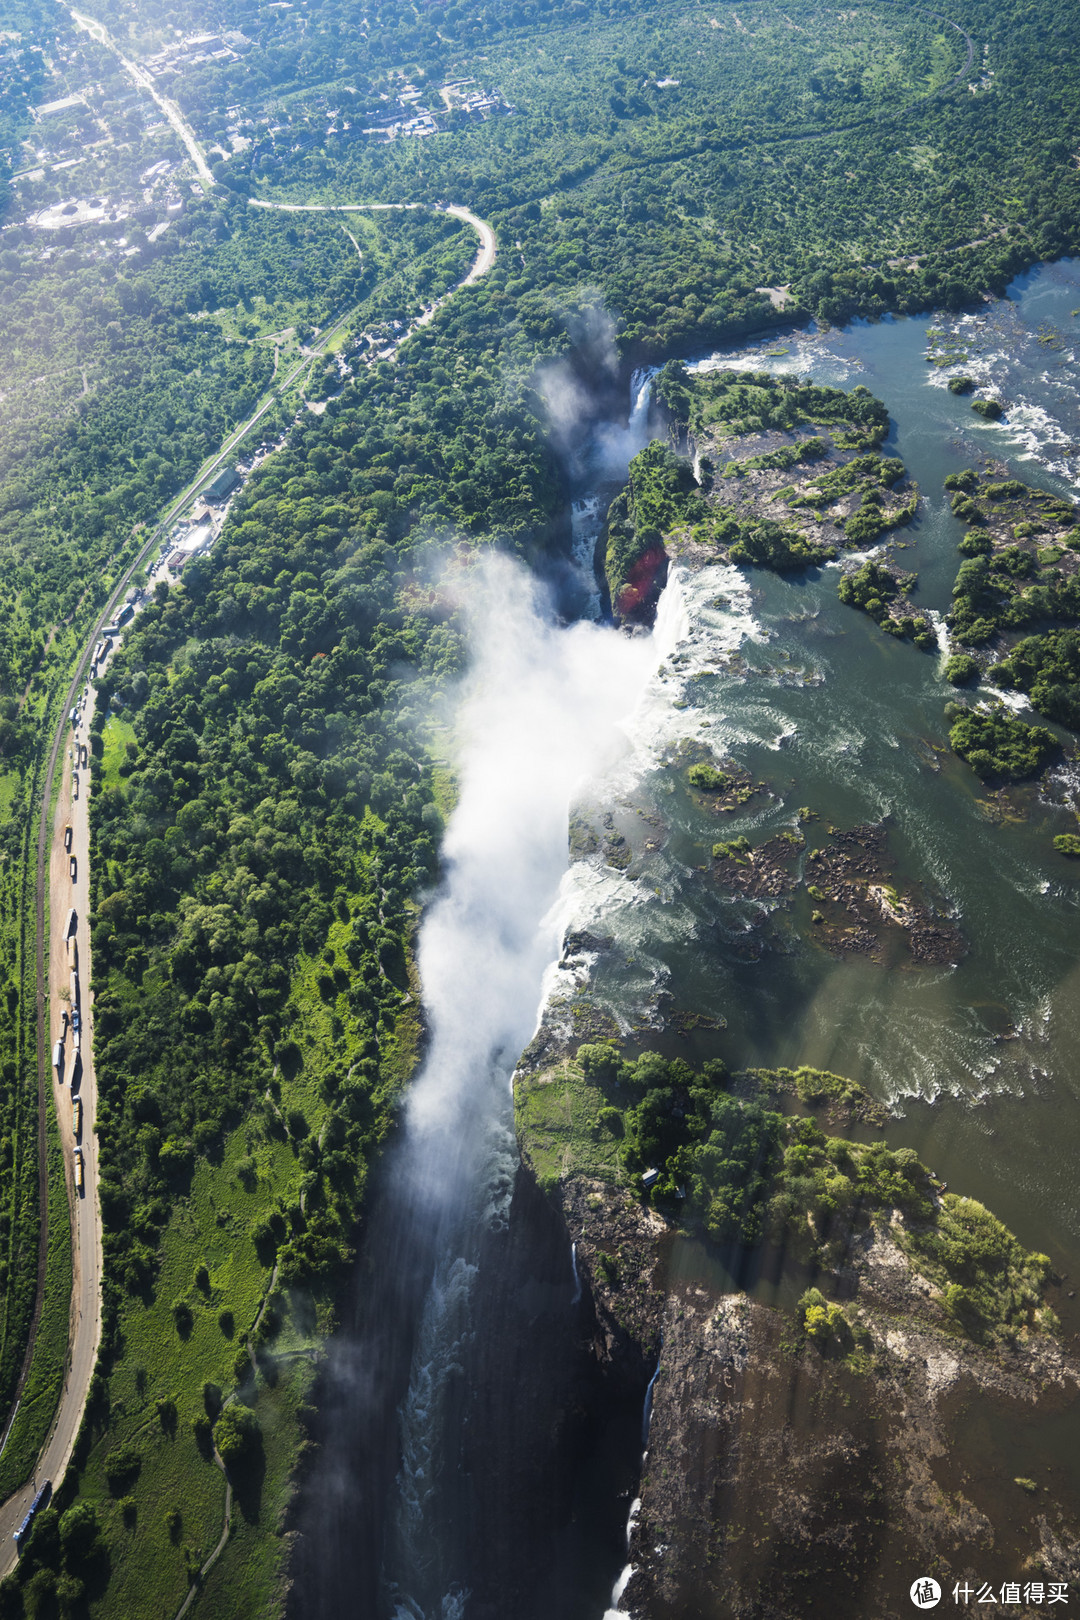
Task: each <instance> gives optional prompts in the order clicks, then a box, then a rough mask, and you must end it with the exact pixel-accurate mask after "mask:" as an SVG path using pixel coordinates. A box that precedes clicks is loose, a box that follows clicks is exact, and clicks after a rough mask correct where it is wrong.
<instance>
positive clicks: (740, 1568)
mask: <svg viewBox="0 0 1080 1620" xmlns="http://www.w3.org/2000/svg"><path fill="white" fill-rule="evenodd" d="M527 1173H528V1172H527V1171H523V1175H524V1174H527ZM553 1198H554V1199H555V1200H557V1204H558V1207H559V1208H560V1210H561V1212H562V1215H563V1218H564V1219H565V1222H566V1225H567V1228H568V1230H569V1232H570V1233H571V1234H573V1235H574V1236H575V1237H576V1241H577V1262H578V1267H579V1273H580V1276H581V1279H582V1286H583V1294H584V1301H585V1309H586V1312H587V1315H588V1318H589V1321H590V1323H591V1324H592V1327H591V1354H592V1356H593V1358H594V1360H595V1363H596V1366H597V1368H598V1369H599V1370H600V1372H601V1374H602V1376H603V1378H604V1379H608V1378H610V1379H613V1380H614V1381H615V1383H616V1384H617V1385H621V1386H622V1387H625V1386H626V1383H627V1381H629V1382H630V1384H631V1385H633V1384H638V1385H640V1383H641V1381H642V1379H643V1378H644V1377H645V1376H646V1375H647V1374H648V1373H649V1372H650V1371H651V1370H652V1369H654V1368H657V1369H658V1370H657V1376H656V1380H655V1383H654V1385H653V1389H652V1417H651V1427H650V1430H649V1436H648V1447H647V1451H646V1453H645V1456H644V1459H643V1463H642V1471H641V1481H640V1485H639V1495H640V1504H641V1505H640V1510H639V1512H638V1513H637V1514H636V1516H635V1518H634V1521H633V1525H632V1529H631V1535H630V1545H629V1554H628V1556H629V1560H630V1562H631V1564H632V1566H633V1573H632V1575H631V1577H630V1579H629V1581H628V1582H627V1584H626V1586H625V1589H624V1591H623V1594H622V1597H621V1600H620V1611H621V1612H625V1613H627V1614H628V1615H630V1616H634V1617H636V1620H705V1617H707V1620H728V1617H731V1620H744V1617H745V1620H749V1617H751V1616H753V1617H763V1620H764V1617H772V1620H788V1617H791V1620H794V1617H804V1616H807V1617H810V1616H814V1617H816V1616H819V1615H820V1616H822V1617H825V1616H829V1617H830V1620H835V1617H841V1620H843V1617H848V1616H850V1617H851V1620H866V1617H868V1616H873V1617H874V1620H891V1617H892V1616H897V1617H900V1616H906V1615H908V1614H910V1613H911V1612H913V1611H912V1607H911V1601H910V1597H909V1587H910V1585H911V1582H912V1581H913V1580H914V1579H915V1578H916V1576H919V1575H923V1574H928V1575H933V1576H936V1578H937V1579H938V1580H939V1582H940V1583H941V1584H942V1586H943V1587H947V1599H948V1601H951V1594H952V1584H953V1583H954V1582H956V1581H958V1580H959V1581H963V1580H965V1579H966V1580H968V1581H969V1582H973V1583H974V1582H976V1581H977V1582H978V1583H979V1585H980V1586H982V1585H984V1584H985V1583H990V1585H991V1587H992V1588H993V1589H994V1590H995V1591H997V1592H999V1594H1000V1588H1001V1587H1002V1584H1003V1583H1005V1582H1010V1581H1019V1582H1021V1583H1024V1582H1030V1581H1032V1580H1035V1581H1039V1580H1041V1581H1043V1582H1044V1583H1046V1582H1049V1581H1051V1580H1058V1581H1067V1580H1069V1579H1070V1578H1071V1575H1070V1572H1071V1571H1072V1570H1073V1569H1074V1568H1075V1566H1076V1562H1077V1555H1078V1548H1080V1525H1078V1523H1077V1517H1076V1503H1075V1493H1074V1492H1068V1491H1067V1489H1066V1487H1067V1479H1066V1476H1065V1474H1064V1472H1062V1471H1061V1470H1060V1469H1059V1470H1058V1471H1057V1472H1056V1473H1055V1471H1054V1469H1053V1468H1052V1467H1051V1466H1049V1462H1048V1464H1047V1466H1044V1467H1043V1468H1042V1470H1041V1475H1040V1477H1039V1478H1030V1477H1027V1476H1028V1475H1029V1473H1030V1470H1031V1468H1032V1467H1033V1466H1034V1465H1033V1464H1032V1462H1031V1457H1032V1451H1033V1447H1034V1449H1035V1450H1036V1451H1037V1450H1038V1444H1039V1442H1038V1439H1037V1437H1038V1436H1039V1435H1040V1434H1042V1435H1046V1436H1049V1435H1050V1433H1051V1432H1052V1431H1053V1430H1054V1429H1055V1428H1056V1426H1057V1425H1058V1423H1059V1422H1066V1421H1073V1422H1074V1421H1075V1420H1072V1419H1068V1418H1064V1417H1062V1416H1061V1414H1065V1413H1068V1412H1069V1411H1070V1410H1071V1408H1072V1407H1073V1406H1075V1404H1076V1392H1077V1387H1078V1385H1080V1365H1078V1363H1077V1361H1076V1360H1075V1359H1074V1357H1073V1355H1072V1354H1071V1352H1070V1351H1069V1350H1068V1349H1067V1348H1065V1344H1066V1342H1067V1341H1065V1340H1063V1339H1062V1338H1061V1337H1059V1336H1051V1335H1049V1334H1045V1333H1032V1334H1030V1335H1028V1334H1022V1335H1019V1336H1017V1337H1016V1339H1015V1340H1014V1342H1012V1343H1005V1344H997V1345H994V1346H986V1347H983V1346H979V1345H976V1344H974V1343H971V1342H970V1341H968V1340H966V1339H964V1338H962V1337H960V1336H959V1335H958V1334H957V1333H956V1332H955V1331H953V1330H951V1329H950V1327H949V1325H948V1322H947V1318H946V1316H945V1314H944V1312H943V1311H942V1309H941V1304H940V1300H939V1299H938V1298H937V1297H936V1292H935V1290H934V1288H933V1287H932V1285H931V1284H930V1283H929V1282H928V1281H927V1280H926V1279H925V1278H923V1277H921V1276H919V1275H918V1274H917V1273H916V1272H914V1271H913V1270H912V1269H911V1267H910V1265H909V1262H908V1260H907V1258H906V1256H905V1254H904V1252H903V1250H902V1249H901V1247H900V1245H899V1244H898V1243H897V1242H896V1241H895V1239H894V1237H893V1235H892V1230H891V1226H890V1223H889V1222H888V1220H883V1221H882V1222H881V1223H879V1224H877V1225H875V1226H872V1227H871V1228H869V1229H868V1230H867V1231H866V1232H865V1233H864V1234H863V1235H862V1236H861V1237H860V1238H859V1239H858V1240H857V1242H856V1244H855V1245H854V1247H853V1249H852V1250H851V1251H850V1252H849V1254H848V1257H847V1260H846V1263H845V1268H844V1271H843V1273H842V1274H840V1275H837V1276H835V1277H832V1278H831V1279H828V1285H829V1291H830V1293H832V1294H833V1295H834V1296H837V1297H839V1298H840V1299H841V1300H842V1303H843V1311H844V1315H845V1317H846V1319H847V1322H848V1324H849V1325H850V1328H851V1330H852V1333H851V1335H850V1336H849V1337H848V1338H847V1340H846V1346H845V1345H838V1344H833V1345H832V1346H831V1347H830V1348H827V1349H826V1350H825V1351H824V1352H823V1351H822V1350H821V1349H819V1348H818V1346H817V1345H816V1344H815V1343H813V1342H811V1341H810V1340H809V1339H808V1338H807V1337H806V1335H804V1334H803V1333H802V1332H801V1331H800V1327H799V1317H798V1314H797V1313H796V1312H795V1311H794V1310H793V1309H792V1307H793V1305H794V1302H795V1298H796V1297H797V1293H798V1289H799V1283H798V1281H797V1280H795V1281H792V1278H791V1274H790V1267H788V1268H787V1272H786V1273H785V1271H784V1268H783V1267H782V1268H781V1270H780V1272H779V1273H778V1276H779V1278H780V1281H779V1282H778V1284H777V1286H776V1287H774V1288H773V1289H772V1290H771V1291H770V1289H768V1288H764V1287H762V1286H760V1283H759V1286H757V1287H756V1288H755V1289H754V1291H753V1296H751V1294H749V1293H747V1292H745V1291H742V1290H740V1289H738V1288H737V1287H736V1285H735V1283H734V1281H733V1280H731V1279H730V1278H725V1277H724V1275H723V1270H722V1268H721V1267H720V1266H719V1264H718V1262H717V1259H716V1257H715V1256H709V1255H708V1254H707V1253H706V1252H705V1251H704V1249H703V1248H702V1247H701V1246H700V1245H695V1244H692V1243H690V1242H689V1240H688V1239H686V1238H685V1237H683V1236H679V1235H677V1234H676V1233H675V1232H674V1230H673V1229H672V1228H670V1227H669V1226H668V1225H667V1224H666V1223H665V1222H664V1221H663V1220H662V1219H661V1218H660V1217H659V1216H658V1215H656V1214H655V1213H654V1212H652V1211H650V1210H648V1209H646V1208H643V1207H642V1206H641V1205H640V1204H639V1203H637V1202H636V1200H635V1199H634V1198H632V1197H631V1195H630V1194H629V1193H628V1192H626V1191H625V1190H622V1189H618V1188H615V1187H612V1186H611V1185H610V1184H608V1183H604V1182H590V1181H589V1180H588V1179H587V1178H585V1177H581V1176H576V1177H574V1178H573V1179H571V1180H569V1181H567V1182H565V1183H563V1184H562V1185H561V1186H560V1187H559V1188H558V1190H557V1192H556V1193H555V1194H554V1195H553ZM785 1277H786V1281H785V1280H784V1279H785ZM819 1280H820V1279H819ZM822 1286H823V1287H824V1286H826V1282H822ZM1061 1292H1062V1291H1061V1290H1060V1289H1057V1290H1056V1294H1057V1295H1060V1294H1061ZM1066 1303H1067V1302H1066V1301H1064V1300H1061V1299H1059V1298H1058V1297H1055V1298H1054V1304H1055V1306H1059V1305H1064V1304H1066ZM1024 1436H1031V1437H1033V1443H1032V1444H1027V1445H1025V1441H1024ZM1059 1449H1060V1441H1059ZM980 1612H984V1613H990V1614H997V1613H1015V1612H1016V1608H1015V1607H1012V1608H1001V1607H999V1606H998V1605H997V1604H991V1603H987V1602H984V1603H983V1604H982V1605H981V1606H980Z"/></svg>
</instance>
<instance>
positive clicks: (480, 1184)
mask: <svg viewBox="0 0 1080 1620" xmlns="http://www.w3.org/2000/svg"><path fill="white" fill-rule="evenodd" d="M464 605H465V609H466V612H467V615H468V620H469V627H470V641H471V647H472V654H473V657H472V668H471V673H470V675H469V677H468V679H467V681H466V683H465V688H464V691H463V694H462V701H461V705H460V710H459V741H458V750H457V766H458V780H459V789H460V796H459V799H458V803H457V807H456V809H455V810H454V813H453V815H452V817H451V819H450V822H449V825H448V827H447V830H446V836H445V840H444V844H443V863H444V869H445V872H446V877H445V882H444V885H443V889H442V892H441V894H440V895H439V897H438V898H437V899H436V901H435V903H434V904H433V905H432V907H431V909H430V911H429V912H428V915H427V918H426V920H425V922H424V925H423V928H422V930H421V936H420V950H419V959H420V972H421V977H422V981H423V985H424V996H425V1004H426V1009H427V1015H428V1022H429V1026H430V1030H431V1045H430V1050H429V1055H428V1057H427V1059H426V1061H425V1063H424V1065H423V1068H422V1070H421V1072H420V1074H419V1076H418V1078H417V1080H416V1082H415V1084H414V1085H413V1088H412V1091H411V1093H410V1096H409V1101H408V1105H407V1124H406V1141H405V1147H404V1153H403V1157H402V1161H401V1165H400V1175H401V1177H402V1179H403V1181H404V1183H405V1193H406V1197H407V1202H408V1207H409V1208H410V1210H411V1212H412V1215H413V1217H414V1218H415V1217H416V1216H417V1213H418V1212H419V1215H420V1218H421V1219H424V1218H426V1219H427V1220H429V1221H430V1223H431V1225H432V1229H433V1230H435V1231H436V1232H437V1233H438V1243H437V1245H436V1250H435V1253H436V1256H437V1258H436V1261H435V1266H434V1276H433V1278H432V1282H431V1286H430V1289H429V1292H428V1295H427V1299H426V1301H425V1305H424V1309H423V1314H422V1318H421V1323H420V1329H419V1333H418V1336H417V1340H416V1344H415V1350H414V1355H413V1362H412V1368H411V1374H410V1383H409V1388H408V1392H407V1394H406V1397H405V1399H404V1401H403V1403H402V1406H401V1412H400V1426H401V1458H402V1462H401V1470H400V1474H399V1477H398V1485H397V1490H398V1504H397V1512H396V1525H395V1536H394V1543H393V1546H392V1548H391V1550H390V1554H389V1558H388V1570H387V1575H388V1578H389V1580H390V1583H391V1588H392V1591H393V1593H394V1598H395V1601H396V1604H397V1608H396V1614H397V1616H398V1620H421V1617H423V1620H436V1617H438V1620H451V1616H455V1615H457V1614H460V1613H462V1612H463V1605H464V1603H465V1600H466V1598H467V1593H465V1592H463V1590H462V1584H461V1580H460V1574H461V1572H460V1571H459V1570H457V1569H455V1567H454V1563H455V1552H456V1549H455V1544H454V1538H453V1537H452V1536H444V1535H442V1534H440V1529H441V1527H442V1526H443V1524H444V1522H445V1516H446V1511H447V1505H448V1503H452V1498H453V1495H454V1492H455V1471H456V1457H455V1455H454V1450H453V1446H454V1433H455V1429H454V1423H453V1421H452V1419H453V1412H454V1408H455V1402H457V1401H458V1400H459V1399H460V1390H461V1381H462V1375H463V1366H464V1360H465V1355H466V1351H467V1348H468V1343H469V1338H470V1335H471V1332H472V1323H471V1298H472V1294H473V1285H474V1281H475V1277H476V1258H477V1253H478V1249H479V1240H480V1238H481V1236H482V1234H483V1232H484V1231H485V1230H486V1229H488V1228H489V1227H490V1225H491V1223H493V1222H498V1221H501V1220H504V1219H505V1216H506V1211H507V1208H508V1204H509V1197H510V1191H511V1187H512V1177H513V1170H514V1164H515V1158H514V1139H513V1130H512V1115H511V1108H510V1097H509V1079H510V1076H511V1074H512V1071H513V1068H514V1065H515V1063H516V1062H517V1059H518V1056H519V1054H520V1053H521V1051H522V1049H523V1048H524V1047H525V1045H526V1044H527V1042H528V1040H529V1038H530V1036H531V1034H532V1033H533V1030H534V1028H535V1026H536V1022H537V1007H538V1004H539V1002H540V997H541V990H542V985H543V981H544V971H545V968H546V967H547V966H548V964H549V963H550V961H551V960H552V958H553V957H554V956H556V955H557V953H558V947H559V944H560V937H559V936H560V918H559V913H558V908H557V906H556V900H557V898H558V893H559V884H560V881H561V879H562V877H563V874H564V873H565V871H566V864H567V828H568V818H569V807H570V804H571V801H572V799H573V798H574V796H575V792H576V790H577V789H578V788H579V787H580V786H581V784H582V783H583V782H585V781H586V780H589V779H591V778H593V777H595V776H597V775H600V774H602V773H603V772H605V771H606V770H609V769H610V768H611V767H612V766H613V765H614V764H615V762H616V761H617V760H618V759H619V758H620V756H621V755H622V754H623V753H624V752H625V751H626V750H627V749H628V748H629V746H630V744H629V742H628V739H627V735H626V731H625V729H624V727H623V725H622V724H621V722H622V721H623V719H624V717H625V716H627V715H629V714H630V713H631V712H632V711H633V710H634V708H635V706H636V705H637V702H638V699H639V696H640V694H641V692H642V690H643V688H644V687H645V685H646V682H647V681H648V678H649V676H650V674H651V673H652V671H653V668H654V665H655V661H656V656H657V654H656V651H655V648H654V645H653V641H652V638H651V637H648V636H634V637H631V636H627V635H623V634H621V633H619V632H617V631H615V630H612V629H610V628H601V627H598V626H596V625H594V624H576V625H573V626H571V627H569V628H565V627H559V626H558V625H556V624H555V622H554V621H553V619H552V616H551V614H550V612H549V611H548V609H547V604H546V603H545V601H544V599H543V597H542V595H541V594H540V592H539V589H538V587H537V585H536V583H535V581H533V580H532V579H531V578H530V577H529V576H528V575H527V574H526V573H525V571H524V570H523V569H522V568H520V567H519V566H517V565H516V564H514V563H512V562H510V561H509V560H507V559H505V558H493V559H490V560H488V561H487V562H485V563H483V564H481V565H479V566H478V567H477V568H476V569H475V570H474V571H473V573H472V575H471V576H470V581H469V584H468V586H467V587H466V591H465V604H464Z"/></svg>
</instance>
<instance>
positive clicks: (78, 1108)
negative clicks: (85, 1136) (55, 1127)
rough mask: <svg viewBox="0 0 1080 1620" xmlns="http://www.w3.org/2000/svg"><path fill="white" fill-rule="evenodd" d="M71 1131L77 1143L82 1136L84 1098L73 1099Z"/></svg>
mask: <svg viewBox="0 0 1080 1620" xmlns="http://www.w3.org/2000/svg"><path fill="white" fill-rule="evenodd" d="M71 1129H72V1133H73V1135H74V1137H75V1140H76V1142H77V1141H78V1140H79V1138H80V1136H81V1135H82V1098H81V1097H72V1099H71Z"/></svg>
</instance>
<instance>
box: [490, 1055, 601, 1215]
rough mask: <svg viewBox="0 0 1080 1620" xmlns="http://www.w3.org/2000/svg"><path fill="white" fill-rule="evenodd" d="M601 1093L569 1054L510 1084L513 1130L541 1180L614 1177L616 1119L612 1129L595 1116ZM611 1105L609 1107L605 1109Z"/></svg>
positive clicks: (598, 1113)
mask: <svg viewBox="0 0 1080 1620" xmlns="http://www.w3.org/2000/svg"><path fill="white" fill-rule="evenodd" d="M606 1100H607V1099H606V1098H605V1096H604V1093H603V1092H602V1091H601V1090H600V1088H599V1086H594V1085H590V1084H589V1082H588V1081H587V1080H586V1079H585V1077H584V1075H583V1074H582V1072H581V1066H580V1064H578V1063H577V1062H576V1061H575V1060H574V1059H571V1058H564V1059H563V1061H562V1062H561V1063H560V1064H559V1066H558V1068H556V1069H549V1070H545V1071H544V1073H543V1074H542V1075H526V1076H525V1077H524V1078H519V1079H518V1081H517V1083H516V1085H515V1087H514V1113H515V1116H516V1121H517V1130H518V1136H519V1137H520V1138H521V1140H522V1141H523V1142H524V1143H525V1145H526V1148H527V1151H528V1155H529V1158H530V1160H531V1161H532V1164H533V1168H534V1169H535V1171H536V1174H537V1176H538V1177H539V1179H540V1181H541V1183H542V1184H543V1183H545V1182H551V1181H554V1180H557V1179H558V1178H559V1177H560V1176H567V1175H574V1174H578V1175H585V1176H593V1177H595V1178H596V1179H597V1180H599V1181H611V1182H618V1181H620V1180H621V1179H622V1177H621V1171H620V1167H619V1141H620V1137H621V1134H622V1132H621V1121H620V1122H619V1124H618V1125H617V1127H616V1129H618V1132H619V1134H618V1135H616V1134H615V1131H613V1129H612V1125H613V1124H615V1121H614V1120H612V1121H611V1123H606V1122H605V1121H604V1120H602V1119H601V1118H600V1110H601V1109H602V1108H604V1107H605V1103H606ZM611 1112H612V1110H610V1109H609V1110H608V1113H609V1114H610V1113H611Z"/></svg>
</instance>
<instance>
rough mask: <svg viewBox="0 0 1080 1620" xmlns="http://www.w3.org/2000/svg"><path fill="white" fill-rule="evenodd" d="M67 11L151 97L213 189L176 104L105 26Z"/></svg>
mask: <svg viewBox="0 0 1080 1620" xmlns="http://www.w3.org/2000/svg"><path fill="white" fill-rule="evenodd" d="M68 10H69V11H70V13H71V16H72V17H73V18H74V19H75V22H76V23H77V24H78V26H79V27H80V28H85V29H86V31H87V33H88V34H89V35H90V36H91V38H92V39H96V40H97V42H98V44H99V45H104V46H105V48H106V50H109V51H112V53H113V55H114V56H115V57H116V60H117V61H118V62H119V63H120V66H121V67H122V68H123V70H124V72H125V73H126V74H127V75H128V77H129V78H130V79H133V80H134V81H135V83H136V84H137V85H138V86H139V89H140V90H145V91H146V94H147V95H148V96H151V97H152V98H153V99H154V101H156V102H157V104H158V106H159V107H160V108H161V110H162V112H163V113H164V114H165V117H166V118H167V119H168V121H169V123H170V124H171V125H172V127H173V129H175V131H176V133H177V134H178V135H179V137H180V139H181V140H182V141H183V143H184V145H185V146H186V147H187V150H188V154H189V155H190V157H191V161H192V163H194V165H195V169H196V172H197V174H198V176H199V179H200V180H201V181H202V183H203V185H204V186H207V187H209V186H212V185H213V184H214V176H213V175H212V174H211V173H210V165H209V164H208V163H207V161H206V158H205V157H204V156H203V151H202V147H201V146H200V145H199V143H198V141H197V139H196V138H195V131H194V130H193V129H192V127H191V125H190V124H189V123H188V121H187V119H186V118H185V117H184V115H183V113H182V112H181V111H180V108H179V107H178V106H177V105H176V102H175V101H170V99H169V97H168V96H163V95H162V94H161V91H160V90H159V89H158V88H157V85H156V84H155V83H154V81H153V78H152V77H151V75H150V74H149V73H148V72H147V71H146V69H145V68H143V67H140V66H139V64H138V63H137V62H132V61H130V60H129V59H128V57H126V56H125V55H124V53H123V51H121V49H120V47H119V45H117V43H116V41H115V40H114V39H113V38H112V36H111V35H110V34H109V32H108V30H107V29H106V27H105V25H104V23H99V22H97V21H96V20H95V19H94V18H93V17H87V16H86V14H85V13H84V12H82V11H75V10H73V9H72V8H71V7H69V8H68Z"/></svg>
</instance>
